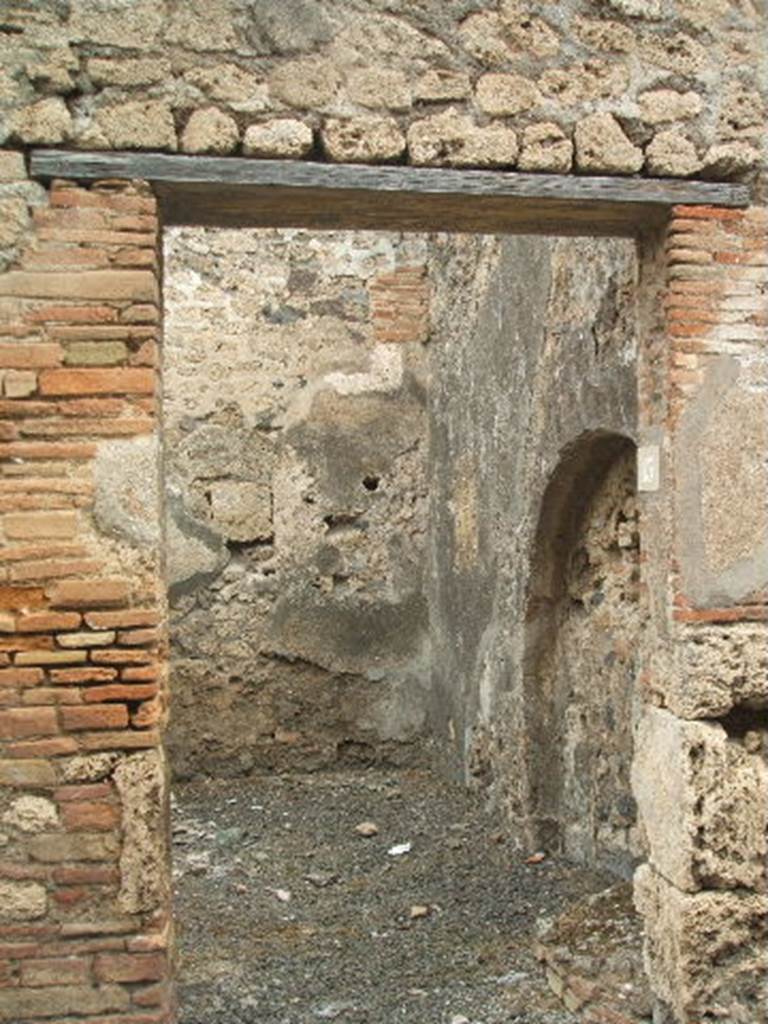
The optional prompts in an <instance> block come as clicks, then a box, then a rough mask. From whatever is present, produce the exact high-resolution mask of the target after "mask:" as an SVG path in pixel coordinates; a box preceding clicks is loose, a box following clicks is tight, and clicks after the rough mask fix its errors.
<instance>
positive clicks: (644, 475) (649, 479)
mask: <svg viewBox="0 0 768 1024" xmlns="http://www.w3.org/2000/svg"><path fill="white" fill-rule="evenodd" d="M660 485H661V449H660V448H659V446H658V445H657V444H641V445H640V446H639V447H638V449H637V489H638V491H658V489H659V487H660Z"/></svg>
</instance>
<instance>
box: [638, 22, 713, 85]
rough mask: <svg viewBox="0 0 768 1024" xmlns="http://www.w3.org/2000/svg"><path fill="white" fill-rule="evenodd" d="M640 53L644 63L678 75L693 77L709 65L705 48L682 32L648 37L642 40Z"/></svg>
mask: <svg viewBox="0 0 768 1024" xmlns="http://www.w3.org/2000/svg"><path fill="white" fill-rule="evenodd" d="M641 52H642V54H643V59H644V63H648V64H657V65H658V66H659V67H661V68H665V69H666V70H667V71H674V72H675V73H676V74H678V75H695V74H697V73H698V72H700V71H703V70H704V69H705V68H706V66H707V64H708V63H709V56H708V54H707V51H706V49H705V47H704V46H703V45H702V44H701V43H700V42H698V40H696V39H693V38H692V37H691V36H688V35H685V33H684V32H674V33H672V32H669V33H665V34H663V35H648V36H646V37H645V38H644V39H643V40H642V50H641Z"/></svg>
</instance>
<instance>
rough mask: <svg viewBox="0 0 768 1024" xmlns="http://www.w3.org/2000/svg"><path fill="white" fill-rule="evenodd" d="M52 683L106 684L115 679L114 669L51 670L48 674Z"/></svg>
mask: <svg viewBox="0 0 768 1024" xmlns="http://www.w3.org/2000/svg"><path fill="white" fill-rule="evenodd" d="M50 676H51V682H52V683H63V684H65V685H66V684H68V683H108V682H110V680H112V679H115V678H117V669H114V668H102V667H100V668H95V667H91V666H89V667H87V668H62V669H53V670H52V671H51V673H50Z"/></svg>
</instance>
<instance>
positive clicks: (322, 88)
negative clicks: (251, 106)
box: [269, 58, 340, 110]
mask: <svg viewBox="0 0 768 1024" xmlns="http://www.w3.org/2000/svg"><path fill="white" fill-rule="evenodd" d="M339 81H340V75H339V72H338V69H337V68H336V67H335V65H334V64H332V63H331V62H330V61H326V60H320V59H310V58H308V59H305V60H294V61H288V62H287V63H284V64H279V65H278V66H277V68H276V69H275V70H274V71H273V72H272V74H271V75H270V78H269V93H270V96H272V97H273V98H274V99H276V100H279V101H280V102H282V103H286V104H287V105H288V106H289V107H297V108H298V109H299V110H317V109H318V108H323V107H325V106H327V105H328V103H330V101H331V100H332V99H333V97H334V95H335V93H336V90H337V88H338V86H339Z"/></svg>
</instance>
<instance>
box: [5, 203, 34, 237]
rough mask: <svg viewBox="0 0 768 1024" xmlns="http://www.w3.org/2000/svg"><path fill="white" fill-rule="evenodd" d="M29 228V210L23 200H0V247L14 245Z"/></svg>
mask: <svg viewBox="0 0 768 1024" xmlns="http://www.w3.org/2000/svg"><path fill="white" fill-rule="evenodd" d="M28 226H29V210H28V208H27V204H26V203H25V202H24V200H23V199H0V246H11V245H16V244H17V243H18V242H19V241H21V238H22V236H23V235H24V232H25V231H26V229H27V227H28Z"/></svg>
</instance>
